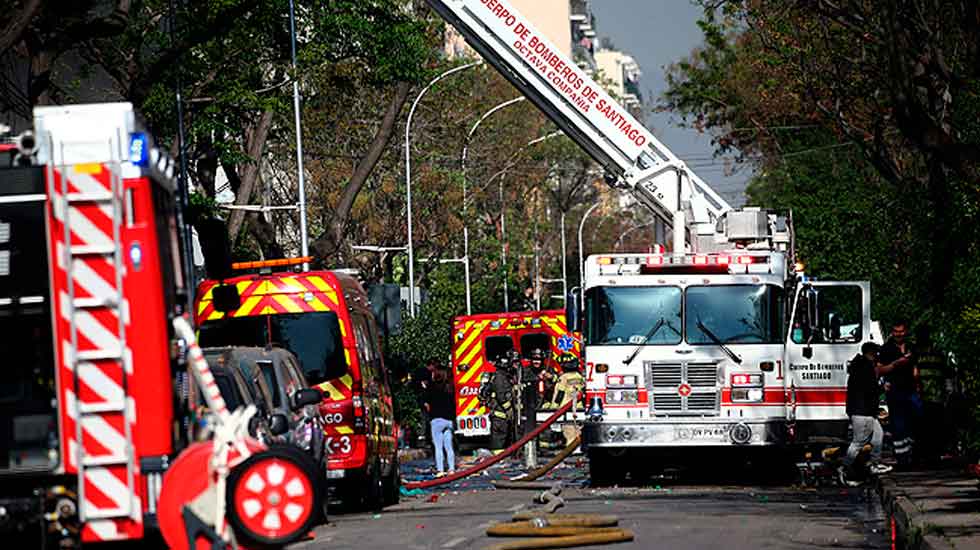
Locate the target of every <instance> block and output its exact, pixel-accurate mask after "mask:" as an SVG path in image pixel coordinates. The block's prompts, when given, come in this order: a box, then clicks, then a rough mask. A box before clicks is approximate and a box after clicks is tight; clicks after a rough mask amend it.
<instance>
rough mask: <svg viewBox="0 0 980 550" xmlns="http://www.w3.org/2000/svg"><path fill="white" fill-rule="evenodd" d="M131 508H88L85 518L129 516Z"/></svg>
mask: <svg viewBox="0 0 980 550" xmlns="http://www.w3.org/2000/svg"><path fill="white" fill-rule="evenodd" d="M128 517H129V510H128V509H126V508H101V509H96V510H86V511H85V519H86V520H90V519H112V518H128Z"/></svg>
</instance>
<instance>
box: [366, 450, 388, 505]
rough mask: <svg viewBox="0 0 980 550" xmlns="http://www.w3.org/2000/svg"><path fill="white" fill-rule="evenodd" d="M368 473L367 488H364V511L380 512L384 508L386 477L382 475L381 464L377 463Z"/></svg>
mask: <svg viewBox="0 0 980 550" xmlns="http://www.w3.org/2000/svg"><path fill="white" fill-rule="evenodd" d="M370 470H371V471H370V472H368V476H367V479H368V483H367V487H365V488H364V501H363V505H364V510H366V511H368V512H380V511H381V509H382V508H384V498H385V488H384V485H385V483H384V476H383V475H382V473H381V462H380V461H375V463H374V467H373V468H370Z"/></svg>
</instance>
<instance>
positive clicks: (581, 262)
mask: <svg viewBox="0 0 980 550" xmlns="http://www.w3.org/2000/svg"><path fill="white" fill-rule="evenodd" d="M599 204H601V203H598V202H597V203H595V204H593V205H592V206H590V207H589V209H588V210H586V211H585V215H584V216H582V221H580V222H579V224H578V284H579V289H580V292H581V293H582V303H583V304H584V303H585V252H584V250H585V247H584V246H583V245H582V230H583V229H585V220H587V219H589V216H590V215H592V211H593V210H595V209H596V208H599Z"/></svg>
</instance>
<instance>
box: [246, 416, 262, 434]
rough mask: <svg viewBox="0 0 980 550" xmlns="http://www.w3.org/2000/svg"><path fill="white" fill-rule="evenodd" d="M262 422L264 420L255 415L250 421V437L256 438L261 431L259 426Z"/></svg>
mask: <svg viewBox="0 0 980 550" xmlns="http://www.w3.org/2000/svg"><path fill="white" fill-rule="evenodd" d="M261 422H262V420H261V419H260V418H259V416H258V415H255V416H253V417H252V418H250V419H249V420H248V435H250V436H252V437H256V435H257V434H258V431H259V424H260V423H261Z"/></svg>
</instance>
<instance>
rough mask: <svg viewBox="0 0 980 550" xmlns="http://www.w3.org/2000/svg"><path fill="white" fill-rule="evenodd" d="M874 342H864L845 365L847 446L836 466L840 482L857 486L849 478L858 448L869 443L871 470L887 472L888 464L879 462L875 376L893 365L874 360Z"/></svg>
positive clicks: (878, 426) (881, 435)
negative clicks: (848, 422)
mask: <svg viewBox="0 0 980 550" xmlns="http://www.w3.org/2000/svg"><path fill="white" fill-rule="evenodd" d="M878 350H879V348H878V344H875V343H874V342H866V343H865V344H864V345H863V346H861V353H860V355H856V356H855V357H854V359H852V360H851V362H850V364H848V365H847V375H848V376H847V415H848V416H849V417H850V418H851V430H852V432H853V434H852V436H851V445H850V446H849V447H848V448H847V456H845V457H844V465H843V466H841V467H840V468H839V469H838V475H839V476H840V480H841V482H842V483H844V484H847V485H851V486H857V485H860V482H859V481H854V480H852V479H853V478H854V477H855V476H854V475H853V473H854V472H853V469H854V462H855V461H856V460H857V457H858V455H859V454H861V450H862V449H863V448H864V446H865V445H867V444H868V443H870V444H871V467H870V470H871V473H873V474H883V473H887V472H889V471H891V467H890V466H886V465H884V464H882V463H881V447H882V441H883V439H884V432H883V431H882V429H881V424H880V423H879V422H878V377H879V376H881V375H883V374H887V373H889V372H891V371H892V370H893V369H894V368H895V365H894V364H888V365H883V364H881V363H880V362H879V360H878Z"/></svg>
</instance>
